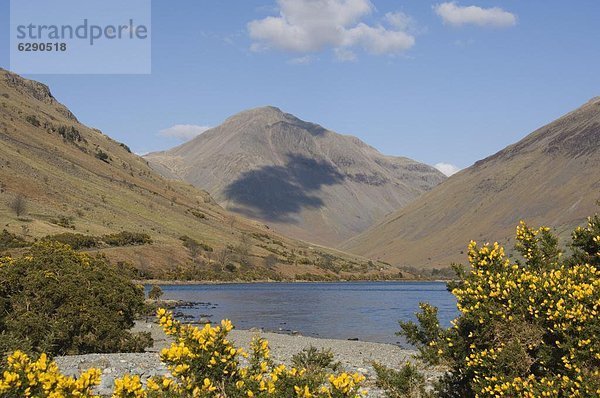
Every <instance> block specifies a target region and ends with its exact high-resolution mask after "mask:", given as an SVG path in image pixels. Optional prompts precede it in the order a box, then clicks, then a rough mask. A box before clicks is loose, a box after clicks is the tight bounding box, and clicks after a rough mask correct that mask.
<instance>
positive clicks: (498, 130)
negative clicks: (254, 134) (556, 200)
mask: <svg viewBox="0 0 600 398" xmlns="http://www.w3.org/2000/svg"><path fill="white" fill-rule="evenodd" d="M315 2H316V3H315ZM443 3H444V2H442V1H437V2H436V1H433V2H432V1H426V0H395V1H391V0H371V1H370V2H369V1H368V0H279V1H276V0H245V1H235V2H234V1H223V0H202V1H198V0H177V1H167V0H154V1H153V4H152V74H151V75H81V76H79V75H32V76H28V77H30V78H33V79H36V80H40V81H42V82H44V83H47V84H48V85H50V87H51V88H52V91H53V94H54V95H55V96H56V97H57V98H58V99H59V100H60V101H61V102H63V103H65V104H66V105H67V106H68V107H69V108H70V109H71V110H72V111H73V112H74V113H75V114H76V115H77V116H78V118H79V119H80V120H81V121H82V122H83V123H85V124H88V125H90V126H93V127H96V128H99V129H101V130H102V131H103V132H105V133H106V134H109V135H110V136H112V137H114V138H115V139H117V140H119V141H123V142H126V143H128V144H129V145H130V146H131V148H132V149H133V150H134V151H136V152H138V153H142V152H148V151H153V150H160V149H166V148H169V147H171V146H174V145H177V144H179V143H180V142H181V141H180V140H179V139H178V138H176V137H175V136H173V135H176V136H181V135H190V134H193V133H198V132H201V131H202V127H203V126H215V125H218V124H219V123H220V122H222V121H223V120H224V119H225V118H226V117H228V116H230V115H232V114H234V113H236V112H239V111H241V110H244V109H247V108H252V107H257V106H263V105H274V106H278V107H280V108H281V109H283V110H285V111H287V112H290V113H293V114H295V115H296V116H298V117H300V118H302V119H305V120H309V121H313V122H316V123H319V124H321V125H323V126H325V127H327V128H329V129H332V130H334V131H336V132H339V133H343V134H352V135H355V136H358V137H360V138H361V139H362V140H364V141H365V142H367V143H369V144H371V145H373V146H374V147H376V148H377V149H379V150H380V151H381V152H383V153H385V154H389V155H402V156H408V157H411V158H414V159H417V160H420V161H424V162H426V163H429V164H436V163H440V162H443V163H449V164H453V165H456V166H458V167H460V168H463V167H467V166H469V165H471V164H472V163H473V162H474V161H476V160H478V159H480V158H483V157H485V156H488V155H490V154H492V153H494V152H496V151H498V150H500V149H501V148H503V147H504V146H506V145H508V144H510V143H513V142H515V141H517V140H518V139H520V138H522V137H523V136H525V135H526V134H527V133H529V132H531V131H533V130H534V129H535V128H537V127H540V126H542V125H544V124H546V123H547V122H550V121H552V120H554V119H555V118H557V117H559V116H561V115H562V114H564V113H566V112H568V111H570V110H572V109H574V108H576V107H578V106H580V105H581V104H583V103H584V102H586V101H587V100H589V99H590V98H592V97H594V96H598V95H600V84H599V83H600V80H599V77H598V71H599V70H600V42H599V38H600V28H599V27H598V23H597V21H598V18H600V2H598V1H597V0H579V1H576V2H568V1H564V0H563V1H554V0H552V1H548V0H546V1H542V0H530V1H523V0H505V1H500V0H498V1H489V0H472V1H460V2H455V3H449V2H446V3H445V4H443ZM317 6H318V7H317ZM319 7H320V8H319ZM316 9H318V11H315V10H316ZM8 14H9V13H8V1H6V0H4V1H2V3H1V5H0V24H1V25H2V27H4V28H3V29H1V31H0V66H2V67H3V68H7V69H9V59H8V46H9V42H8V35H9V32H8V28H7V27H8V24H9V19H8ZM269 17H271V18H270V19H267V18H269ZM253 21H254V22H253ZM177 125H179V127H177V128H174V129H173V128H172V127H173V126H177ZM161 131H163V134H161ZM169 133H170V134H171V135H170V136H165V134H167V135H168V134H169Z"/></svg>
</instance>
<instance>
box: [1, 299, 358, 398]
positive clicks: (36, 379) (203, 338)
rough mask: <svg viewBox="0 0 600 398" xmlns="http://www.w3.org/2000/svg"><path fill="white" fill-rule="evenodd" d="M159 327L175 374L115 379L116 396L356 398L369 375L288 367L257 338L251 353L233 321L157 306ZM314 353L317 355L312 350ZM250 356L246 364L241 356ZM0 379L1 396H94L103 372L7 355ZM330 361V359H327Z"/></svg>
mask: <svg viewBox="0 0 600 398" xmlns="http://www.w3.org/2000/svg"><path fill="white" fill-rule="evenodd" d="M158 317H159V322H160V325H161V326H162V327H163V329H164V331H165V333H167V334H168V335H170V336H172V337H173V338H174V339H175V342H174V343H173V344H172V345H171V347H170V348H166V349H164V350H163V351H162V352H161V354H160V357H161V360H162V361H163V362H164V363H165V364H166V365H167V367H168V369H169V372H170V374H169V375H168V376H163V377H153V378H150V379H148V380H147V383H146V385H144V384H143V383H142V380H141V378H140V376H137V375H125V376H124V377H123V378H121V379H117V380H115V386H114V391H113V398H188V397H199V398H200V397H204V398H242V397H243V398H248V397H264V398H290V397H302V398H312V397H314V398H351V397H353V398H356V397H360V396H362V395H364V394H363V392H362V391H359V388H360V385H361V383H362V381H363V380H364V377H363V376H361V375H359V374H348V373H338V374H329V375H328V374H326V373H323V370H322V369H319V371H318V372H314V371H313V370H311V369H306V368H295V367H293V368H287V367H286V366H284V365H278V364H275V363H274V362H273V360H272V359H271V357H270V349H269V344H268V342H267V341H266V340H264V339H261V338H256V339H254V340H253V341H252V343H251V352H250V353H249V354H248V353H246V352H244V351H243V350H241V349H238V348H236V347H234V346H233V344H232V343H231V341H230V340H229V339H228V334H229V332H230V331H231V330H232V328H233V326H232V325H231V322H229V321H226V320H225V321H222V322H221V324H220V325H217V326H211V325H205V326H204V327H203V328H201V329H200V328H198V327H195V326H191V325H182V324H181V323H179V322H177V321H175V320H174V319H173V316H172V314H171V313H169V312H167V311H165V310H164V309H159V310H158ZM309 356H311V357H312V356H313V355H312V354H311V355H309ZM242 357H244V358H246V359H247V362H248V365H247V366H242V365H241V364H240V362H241V361H240V359H241V358H242ZM7 362H8V366H7V367H6V369H5V372H4V373H3V376H2V377H0V397H2V398H4V397H7V398H8V397H17V396H19V397H20V396H27V395H26V394H25V392H26V391H29V392H30V396H36V397H63V396H64V397H94V395H93V394H92V392H91V391H92V390H91V387H92V386H94V385H97V384H99V382H100V380H99V376H100V371H99V370H95V369H90V370H88V371H87V372H85V373H83V374H82V375H81V376H80V377H79V379H72V378H66V377H65V376H63V375H61V374H60V373H59V372H58V370H57V368H56V365H55V364H54V363H48V361H47V359H46V357H45V355H42V356H41V357H40V359H39V360H37V361H32V360H30V359H29V358H28V357H27V356H26V355H24V354H23V353H21V352H16V353H14V354H13V355H11V356H10V357H9V358H8V361H7ZM328 362H331V361H328Z"/></svg>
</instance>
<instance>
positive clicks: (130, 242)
mask: <svg viewBox="0 0 600 398" xmlns="http://www.w3.org/2000/svg"><path fill="white" fill-rule="evenodd" d="M101 239H102V241H103V242H104V243H106V244H107V245H109V246H137V245H146V244H150V243H152V238H150V235H148V234H144V233H140V232H129V231H121V232H117V233H115V234H111V235H104V236H102V238H101Z"/></svg>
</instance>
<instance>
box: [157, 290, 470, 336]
mask: <svg viewBox="0 0 600 398" xmlns="http://www.w3.org/2000/svg"><path fill="white" fill-rule="evenodd" d="M161 288H162V289H163V291H164V296H163V298H164V299H175V300H184V301H189V302H201V304H200V305H198V306H195V307H194V308H178V309H177V310H176V312H177V311H181V312H183V313H184V314H186V315H190V316H193V317H194V318H195V320H198V319H199V318H200V316H207V315H210V318H209V319H210V320H211V321H212V322H218V321H220V320H221V319H223V318H228V319H231V321H232V322H233V323H234V325H235V326H236V327H237V328H239V329H250V328H261V329H264V330H265V331H279V332H287V333H289V332H292V331H296V332H298V333H300V334H302V335H304V336H313V337H321V338H335V339H359V340H362V341H372V342H380V343H394V344H400V345H406V344H405V342H404V341H403V339H402V338H400V337H398V336H396V335H395V334H394V333H395V332H397V331H398V330H399V329H400V327H399V326H398V320H414V319H415V317H414V313H415V312H416V311H418V309H419V302H422V301H425V302H429V303H430V304H432V305H434V306H437V307H438V308H439V318H440V323H441V324H442V325H444V326H449V325H450V321H451V320H452V319H454V318H455V317H456V316H457V314H458V312H457V309H456V300H455V298H454V296H452V295H451V294H450V293H449V292H448V291H447V290H446V284H445V283H441V282H339V283H253V284H222V285H177V286H173V285H163V286H161Z"/></svg>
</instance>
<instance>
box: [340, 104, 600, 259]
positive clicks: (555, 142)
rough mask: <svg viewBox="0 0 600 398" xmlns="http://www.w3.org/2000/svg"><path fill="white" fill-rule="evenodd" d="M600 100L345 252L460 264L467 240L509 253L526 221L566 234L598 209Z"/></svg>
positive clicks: (443, 187) (454, 181)
mask: <svg viewBox="0 0 600 398" xmlns="http://www.w3.org/2000/svg"><path fill="white" fill-rule="evenodd" d="M599 199H600V97H598V98H594V99H592V100H591V101H589V102H588V103H586V104H585V105H583V106H582V107H581V108H579V109H577V110H575V111H573V112H571V113H569V114H567V115H565V116H563V117H561V118H560V119H558V120H556V121H554V122H552V123H550V124H548V125H547V126H544V127H542V128H540V129H539V130H537V131H535V132H533V133H531V134H530V135H528V136H527V137H525V138H524V139H523V140H521V141H519V142H517V143H516V144H513V145H510V146H508V147H507V148H505V149H503V150H501V151H500V152H498V153H496V154H495V155H492V156H490V157H488V158H486V159H483V160H481V161H478V162H477V163H475V164H474V165H473V166H471V167H469V168H468V169H465V170H463V171H462V172H460V173H458V174H456V175H454V176H452V177H450V178H449V179H448V180H447V181H445V182H444V183H442V184H440V185H439V186H437V187H436V188H435V189H433V190H432V191H431V192H429V193H427V194H425V195H423V196H422V197H420V198H418V199H417V200H415V201H414V202H412V203H411V204H410V205H408V206H406V207H405V208H403V209H401V210H399V211H397V212H395V213H394V214H392V215H390V216H388V217H387V218H386V219H385V220H383V221H382V222H380V223H379V224H378V225H376V226H374V227H373V228H371V229H369V230H368V231H366V232H365V233H363V234H361V235H359V236H357V237H355V238H353V239H351V240H349V241H348V242H346V243H345V244H344V245H342V247H343V248H345V249H348V250H351V251H353V252H355V253H359V254H361V255H365V256H372V257H374V258H379V259H383V260H386V261H389V262H391V263H393V264H406V265H413V266H424V267H438V266H447V265H448V264H450V262H452V261H457V262H458V261H460V262H464V261H465V260H466V259H465V255H464V254H463V251H464V250H465V247H466V245H467V244H468V242H469V240H470V239H474V240H477V241H499V242H501V243H505V244H506V245H507V247H512V245H513V243H512V240H511V237H512V236H514V231H515V226H516V224H517V223H518V222H519V220H521V219H524V220H526V221H527V222H529V223H532V224H536V225H540V224H543V225H548V226H551V227H554V228H555V229H556V231H557V232H558V233H559V234H562V235H565V234H568V233H569V232H570V231H571V230H572V228H573V227H574V226H576V225H579V224H582V223H584V222H585V218H586V217H587V216H589V215H590V214H593V213H594V212H598V211H599V210H600V207H598V206H597V205H596V202H597V201H598V200H599Z"/></svg>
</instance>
